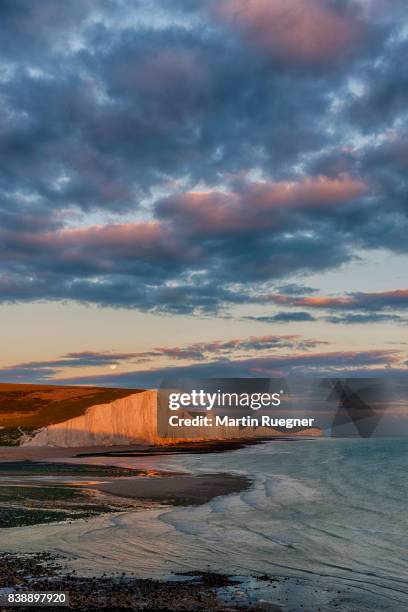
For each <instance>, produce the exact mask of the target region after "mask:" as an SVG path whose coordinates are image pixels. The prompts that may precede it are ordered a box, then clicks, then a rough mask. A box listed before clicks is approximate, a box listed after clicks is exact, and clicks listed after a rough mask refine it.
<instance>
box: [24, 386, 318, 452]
mask: <svg viewBox="0 0 408 612" xmlns="http://www.w3.org/2000/svg"><path fill="white" fill-rule="evenodd" d="M179 414H180V416H182V414H183V411H179ZM169 429H170V428H169ZM173 430H174V428H173ZM191 433H192V430H191V428H189V427H186V426H181V427H178V428H177V437H176V436H175V434H174V433H173V431H169V432H168V436H166V437H160V436H159V435H158V432H157V391H143V392H139V393H132V394H131V395H129V396H127V397H124V398H121V399H117V400H114V401H112V402H109V403H106V404H99V405H95V406H91V407H89V408H87V409H86V411H85V413H84V414H83V415H81V416H78V417H75V418H72V419H69V420H66V421H63V422H61V423H55V424H52V425H49V426H47V427H43V428H41V429H40V430H39V431H37V432H34V435H32V437H28V436H27V437H25V439H23V440H21V443H22V445H23V446H58V447H79V446H114V445H123V444H132V443H133V444H135V443H138V444H142V445H152V444H154V445H167V444H175V443H178V442H181V441H185V440H186V439H187V440H190V441H205V440H232V439H237V438H240V439H242V438H255V437H269V436H279V435H282V432H280V431H277V430H274V429H271V428H266V427H259V428H257V429H256V430H253V429H250V428H244V429H243V428H239V427H221V426H218V427H215V426H213V427H204V426H203V427H195V428H194V436H195V437H194V438H193V437H192V435H191ZM305 433H306V434H307V435H318V434H319V433H320V432H319V430H316V429H308V430H305V431H304V432H298V434H293V435H299V434H300V435H302V434H305Z"/></svg>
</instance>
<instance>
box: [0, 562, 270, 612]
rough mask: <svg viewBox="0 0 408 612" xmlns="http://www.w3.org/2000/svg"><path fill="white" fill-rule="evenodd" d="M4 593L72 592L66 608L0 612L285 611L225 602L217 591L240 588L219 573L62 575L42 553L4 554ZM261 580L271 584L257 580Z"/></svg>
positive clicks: (0, 581) (0, 585)
mask: <svg viewBox="0 0 408 612" xmlns="http://www.w3.org/2000/svg"><path fill="white" fill-rule="evenodd" d="M0 568H1V569H0V593H2V594H4V593H5V592H6V591H5V589H12V590H13V592H19V593H23V592H27V591H36V592H44V591H48V592H49V591H53V592H68V593H69V605H68V606H67V607H62V608H61V607H60V606H59V607H58V608H57V607H55V608H53V607H51V606H47V607H44V608H41V607H40V606H37V607H35V608H30V607H29V606H24V607H21V608H19V607H17V606H9V607H7V606H3V607H0V612H6V611H7V612H12V611H14V612H15V611H16V610H33V609H35V610H38V611H39V610H42V609H43V610H48V611H50V610H53V609H55V610H57V609H58V610H64V609H69V610H81V611H82V612H87V611H91V610H92V611H95V610H174V611H178V610H184V611H186V610H217V611H224V612H227V611H233V610H243V609H251V610H252V612H257V611H259V610H265V609H267V610H269V612H280V611H281V610H282V608H280V607H279V606H277V605H273V604H268V606H269V607H268V608H265V607H262V606H256V605H255V606H251V607H249V604H248V607H247V606H246V607H242V601H236V602H234V601H233V598H232V600H231V601H228V603H226V602H225V601H222V599H221V598H220V597H219V591H220V590H222V589H224V588H225V587H228V586H231V585H236V584H237V583H236V581H234V579H233V578H231V577H229V576H227V575H223V574H215V573H210V572H208V573H206V572H192V573H191V574H189V575H188V576H183V575H177V576H174V580H167V581H158V580H151V579H140V578H136V577H133V576H129V575H124V574H123V575H121V576H118V577H111V576H106V575H103V576H99V577H93V578H89V577H86V578H84V577H80V576H77V575H76V574H75V571H73V572H71V573H69V574H64V575H62V574H60V573H59V572H60V571H61V566H60V561H59V560H57V559H56V557H53V556H52V555H49V554H46V553H43V554H36V555H16V554H9V553H6V554H1V555H0ZM258 580H259V581H265V580H271V581H273V579H269V578H267V577H262V576H261V577H259V578H258Z"/></svg>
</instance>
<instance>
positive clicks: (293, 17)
mask: <svg viewBox="0 0 408 612" xmlns="http://www.w3.org/2000/svg"><path fill="white" fill-rule="evenodd" d="M353 9H354V10H351V8H349V7H348V6H347V3H344V5H343V7H341V6H340V4H339V3H337V4H336V3H334V2H330V1H325V2H323V1H320V0H307V1H305V0H221V1H220V2H219V3H217V5H216V10H215V14H216V15H217V17H218V18H219V19H220V20H221V21H222V22H225V23H227V24H228V25H230V27H231V28H234V29H236V30H237V31H238V32H240V34H241V35H242V36H243V38H244V40H245V41H246V42H247V43H249V44H250V45H251V46H253V47H255V48H256V49H260V50H263V51H264V52H265V54H267V55H268V56H269V57H270V58H271V59H272V60H274V61H276V62H284V63H285V64H289V65H292V66H293V65H295V66H301V67H305V66H308V65H313V66H314V65H321V64H331V63H337V60H338V57H339V55H340V56H344V55H346V56H347V55H349V54H351V53H352V52H353V51H354V50H355V48H356V46H357V43H358V42H359V38H361V36H362V29H363V25H362V22H361V20H360V19H359V15H358V12H357V7H356V5H354V7H353Z"/></svg>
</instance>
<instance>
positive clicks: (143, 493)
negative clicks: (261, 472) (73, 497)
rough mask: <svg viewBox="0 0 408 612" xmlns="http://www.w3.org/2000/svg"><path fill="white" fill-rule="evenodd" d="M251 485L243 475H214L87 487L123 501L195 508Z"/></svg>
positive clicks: (131, 480)
mask: <svg viewBox="0 0 408 612" xmlns="http://www.w3.org/2000/svg"><path fill="white" fill-rule="evenodd" d="M251 484H252V480H251V479H250V478H247V477H246V476H239V475H235V474H225V473H214V474H196V475H190V474H186V475H174V476H165V477H161V478H155V477H153V478H137V477H136V478H132V477H128V478H118V479H116V480H112V481H111V482H107V483H102V484H94V485H90V486H89V487H87V488H89V489H93V490H97V491H100V492H102V493H108V494H109V495H113V496H115V497H121V498H125V499H135V500H138V501H149V502H159V503H161V504H166V505H167V504H168V505H171V506H198V505H201V504H205V503H207V502H209V501H210V500H211V499H213V498H214V497H219V496H225V495H231V494H233V493H240V492H241V491H245V490H246V489H248V488H249V487H250V486H251Z"/></svg>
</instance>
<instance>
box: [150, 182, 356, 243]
mask: <svg viewBox="0 0 408 612" xmlns="http://www.w3.org/2000/svg"><path fill="white" fill-rule="evenodd" d="M367 192H368V187H367V185H365V184H364V183H363V182H361V181H359V180H355V179H352V178H350V177H348V176H342V177H340V178H337V179H331V178H327V177H314V178H306V179H303V180H302V181H298V182H294V181H292V182H290V181H287V182H283V181H282V182H272V181H265V182H254V183H249V184H247V185H246V186H245V188H244V190H243V191H242V192H241V193H235V192H221V191H216V192H214V191H212V192H187V193H184V194H181V195H177V196H172V197H170V198H167V199H166V200H164V201H162V202H161V204H160V205H159V212H160V213H161V214H162V215H163V216H166V217H167V216H169V217H170V216H174V215H176V216H177V217H178V221H179V222H180V223H181V224H183V225H184V226H185V227H187V228H192V229H193V230H196V231H199V232H201V233H215V234H216V233H219V232H222V233H225V232H234V231H241V230H251V229H252V230H257V229H262V228H267V227H269V228H271V227H276V226H278V225H279V222H280V220H281V218H282V215H284V213H285V210H287V209H289V208H290V209H294V210H295V209H299V210H300V209H311V208H320V207H322V208H323V207H327V206H339V205H345V204H348V203H350V202H351V201H353V200H355V199H356V198H358V197H361V196H363V195H365V194H366V193H367Z"/></svg>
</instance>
